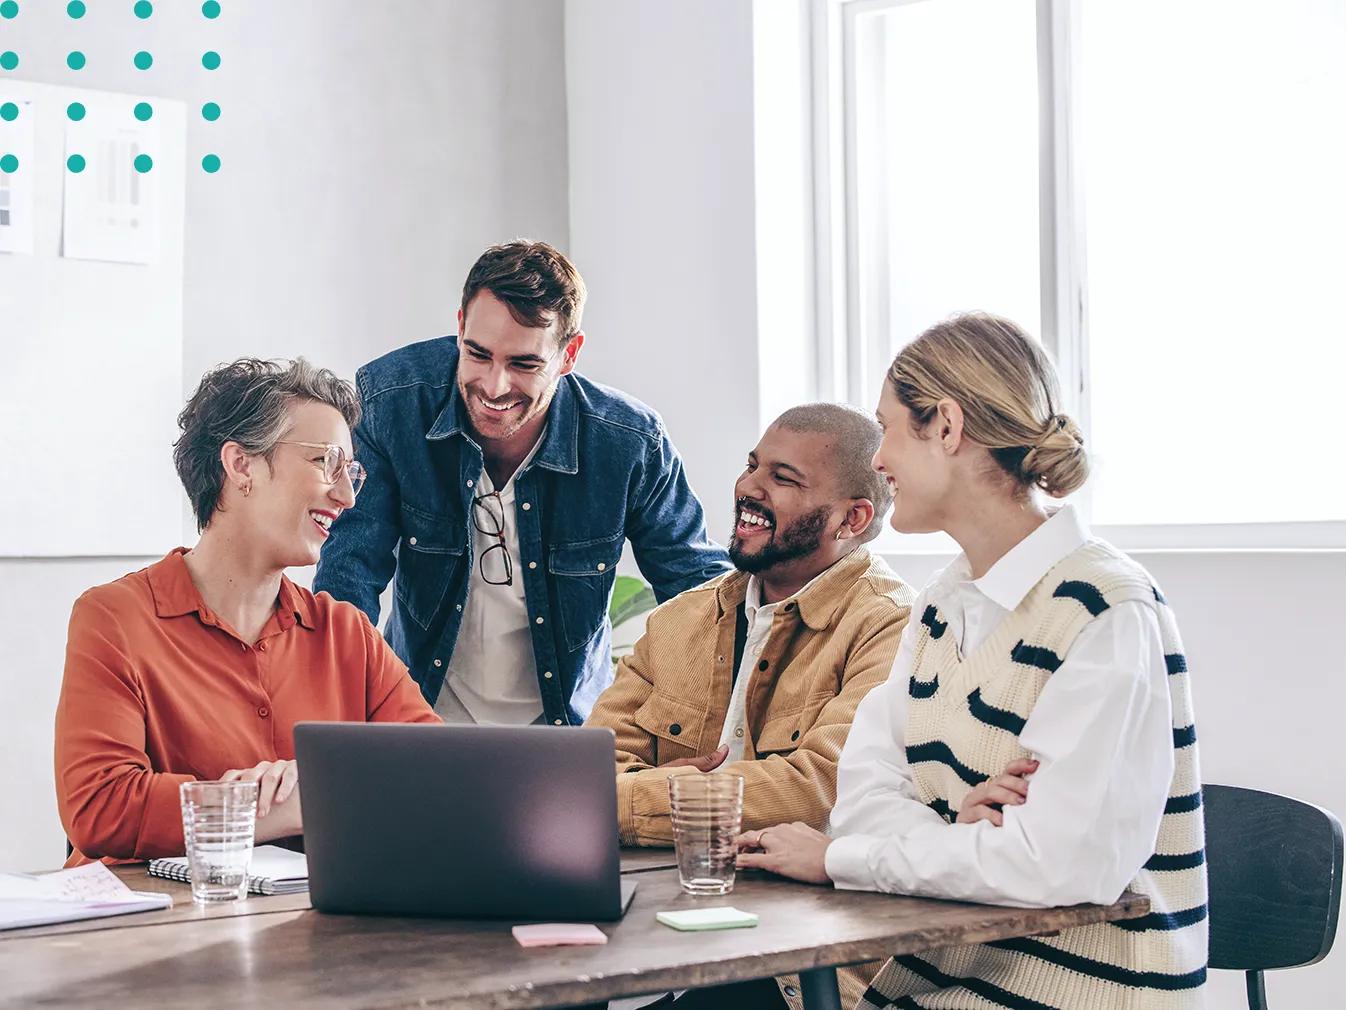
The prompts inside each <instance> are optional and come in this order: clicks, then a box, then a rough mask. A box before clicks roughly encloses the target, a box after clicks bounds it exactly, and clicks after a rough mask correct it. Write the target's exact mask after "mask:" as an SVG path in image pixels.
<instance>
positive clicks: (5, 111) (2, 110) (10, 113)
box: [0, 102, 19, 123]
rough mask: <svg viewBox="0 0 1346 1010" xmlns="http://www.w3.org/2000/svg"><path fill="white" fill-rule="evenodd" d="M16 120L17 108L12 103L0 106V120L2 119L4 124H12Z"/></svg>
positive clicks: (17, 116)
mask: <svg viewBox="0 0 1346 1010" xmlns="http://www.w3.org/2000/svg"><path fill="white" fill-rule="evenodd" d="M18 118H19V107H18V106H17V105H15V104H14V103H13V102H6V103H5V104H4V105H0V119H3V120H4V121H5V122H6V123H12V122H14V120H16V119H18Z"/></svg>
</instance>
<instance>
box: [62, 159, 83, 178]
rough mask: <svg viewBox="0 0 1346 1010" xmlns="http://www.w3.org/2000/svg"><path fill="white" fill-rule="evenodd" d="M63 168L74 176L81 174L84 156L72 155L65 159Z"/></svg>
mask: <svg viewBox="0 0 1346 1010" xmlns="http://www.w3.org/2000/svg"><path fill="white" fill-rule="evenodd" d="M65 167H66V168H68V169H70V171H72V172H74V173H75V174H76V175H78V174H79V173H80V172H83V171H84V155H82V154H72V155H71V156H70V157H68V158H66V159H65Z"/></svg>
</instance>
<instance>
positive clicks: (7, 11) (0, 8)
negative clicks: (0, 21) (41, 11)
mask: <svg viewBox="0 0 1346 1010" xmlns="http://www.w3.org/2000/svg"><path fill="white" fill-rule="evenodd" d="M18 16H19V5H18V4H17V3H15V2H14V0H5V2H4V3H2V4H0V18H16V17H18Z"/></svg>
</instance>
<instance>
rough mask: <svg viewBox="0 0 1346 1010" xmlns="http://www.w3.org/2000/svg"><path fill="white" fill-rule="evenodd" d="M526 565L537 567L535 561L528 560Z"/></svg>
mask: <svg viewBox="0 0 1346 1010" xmlns="http://www.w3.org/2000/svg"><path fill="white" fill-rule="evenodd" d="M528 567H529V568H536V567H537V562H536V561H530V562H528Z"/></svg>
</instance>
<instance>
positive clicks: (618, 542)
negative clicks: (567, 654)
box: [548, 533, 623, 652]
mask: <svg viewBox="0 0 1346 1010" xmlns="http://www.w3.org/2000/svg"><path fill="white" fill-rule="evenodd" d="M622 539H623V538H622V534H620V533H618V534H616V535H614V536H610V537H602V538H599V539H597V540H583V541H580V542H579V543H573V544H556V545H555V546H553V547H552V549H551V558H550V562H549V565H548V568H549V570H550V572H551V577H552V581H553V583H554V585H555V586H556V609H557V610H558V611H559V612H560V614H561V627H562V629H563V630H564V632H565V641H566V648H567V649H569V650H570V651H571V652H575V651H576V650H578V649H582V648H584V646H585V645H587V644H588V643H589V640H590V639H592V638H593V637H594V635H596V634H598V632H599V629H601V628H602V627H603V624H604V622H605V621H607V619H608V600H609V599H610V598H611V596H612V583H613V581H614V580H615V579H616V576H617V562H618V561H620V560H621V557H622Z"/></svg>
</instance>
